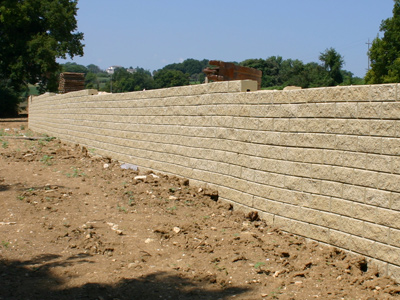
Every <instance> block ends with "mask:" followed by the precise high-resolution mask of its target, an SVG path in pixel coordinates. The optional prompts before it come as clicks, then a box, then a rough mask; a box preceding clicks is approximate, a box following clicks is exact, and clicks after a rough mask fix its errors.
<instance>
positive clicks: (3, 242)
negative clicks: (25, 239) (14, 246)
mask: <svg viewBox="0 0 400 300" xmlns="http://www.w3.org/2000/svg"><path fill="white" fill-rule="evenodd" d="M1 245H2V246H3V247H4V248H8V246H10V242H5V241H1Z"/></svg>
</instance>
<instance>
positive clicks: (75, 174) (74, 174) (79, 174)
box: [65, 167, 86, 178]
mask: <svg viewBox="0 0 400 300" xmlns="http://www.w3.org/2000/svg"><path fill="white" fill-rule="evenodd" d="M71 169H72V173H67V174H65V175H67V177H74V178H76V177H83V176H86V175H85V173H83V172H81V171H80V170H79V169H78V168H76V167H71Z"/></svg>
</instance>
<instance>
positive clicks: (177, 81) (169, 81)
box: [154, 70, 189, 88]
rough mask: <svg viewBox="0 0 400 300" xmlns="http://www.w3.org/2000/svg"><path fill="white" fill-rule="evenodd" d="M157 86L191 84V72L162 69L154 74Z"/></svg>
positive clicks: (166, 86)
mask: <svg viewBox="0 0 400 300" xmlns="http://www.w3.org/2000/svg"><path fill="white" fill-rule="evenodd" d="M154 82H155V86H156V88H168V87H173V86H182V85H188V84H189V74H184V73H183V72H181V71H177V70H161V71H158V72H157V73H156V74H155V75H154Z"/></svg>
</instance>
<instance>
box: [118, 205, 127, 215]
mask: <svg viewBox="0 0 400 300" xmlns="http://www.w3.org/2000/svg"><path fill="white" fill-rule="evenodd" d="M117 209H118V210H119V211H122V212H124V213H127V212H128V210H127V209H126V208H125V207H123V206H119V204H117Z"/></svg>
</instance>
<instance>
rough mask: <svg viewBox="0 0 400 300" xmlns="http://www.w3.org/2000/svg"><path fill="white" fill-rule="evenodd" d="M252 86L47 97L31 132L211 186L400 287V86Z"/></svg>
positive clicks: (39, 101)
mask: <svg viewBox="0 0 400 300" xmlns="http://www.w3.org/2000/svg"><path fill="white" fill-rule="evenodd" d="M254 84H255V82H249V81H229V82H219V83H212V84H206V85H195V86H185V87H178V88H170V89H161V90H150V91H143V92H132V93H124V94H102V95H98V94H97V91H95V90H86V91H81V92H74V93H69V94H65V95H51V94H46V95H43V96H39V97H35V98H33V100H32V101H31V103H29V106H30V111H29V127H30V129H32V130H34V131H38V132H42V133H47V134H49V135H53V136H56V137H59V138H60V139H61V140H63V141H68V142H73V143H79V144H81V145H83V146H87V147H89V148H94V149H96V150H95V151H96V153H98V154H101V155H105V156H109V157H112V158H114V159H117V160H120V161H121V162H129V163H133V164H136V165H138V166H139V167H142V168H145V169H153V170H156V171H160V172H164V173H170V174H175V175H178V176H182V177H186V178H188V179H190V180H191V182H193V183H195V184H199V185H205V184H207V185H209V186H210V187H212V188H216V189H217V190H218V191H219V196H220V198H222V199H223V200H225V201H230V202H232V203H234V204H235V205H236V206H237V207H241V208H242V209H245V210H246V209H247V210H258V211H259V214H260V215H261V216H262V218H263V219H264V220H266V221H267V222H268V223H269V224H271V225H275V226H277V227H279V228H281V229H283V230H285V231H287V232H291V233H294V234H297V235H301V236H304V237H307V238H310V239H313V240H316V241H319V242H322V243H326V244H329V245H333V246H336V247H338V248H341V249H344V250H347V251H350V252H353V253H356V254H361V255H364V256H366V257H368V258H369V259H370V260H371V261H372V262H373V263H375V264H376V265H377V266H378V267H379V268H380V271H381V272H383V273H385V274H388V275H389V276H392V277H394V278H397V279H398V280H400V260H399V257H400V95H399V91H398V89H399V86H398V85H397V84H388V85H366V86H349V87H332V88H316V89H304V90H289V91H255V90H256V86H255V88H254ZM255 85H256V84H255ZM248 90H249V91H250V92H246V91H248Z"/></svg>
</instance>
